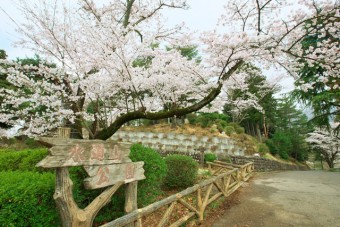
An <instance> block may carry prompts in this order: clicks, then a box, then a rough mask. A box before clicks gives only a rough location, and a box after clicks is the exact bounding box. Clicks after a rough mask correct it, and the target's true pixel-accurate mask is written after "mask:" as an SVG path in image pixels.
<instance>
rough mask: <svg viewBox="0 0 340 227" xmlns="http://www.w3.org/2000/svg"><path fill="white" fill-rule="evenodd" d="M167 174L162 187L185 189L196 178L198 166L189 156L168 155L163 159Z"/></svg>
mask: <svg viewBox="0 0 340 227" xmlns="http://www.w3.org/2000/svg"><path fill="white" fill-rule="evenodd" d="M165 162H166V165H167V168H168V173H167V175H166V177H165V181H164V185H165V186H166V187H168V188H187V187H189V186H192V185H193V184H194V183H195V181H196V178H197V171H198V164H197V162H196V161H195V160H194V159H192V158H191V157H189V156H184V155H170V156H168V157H166V158H165Z"/></svg>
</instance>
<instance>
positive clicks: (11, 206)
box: [0, 171, 60, 226]
mask: <svg viewBox="0 0 340 227" xmlns="http://www.w3.org/2000/svg"><path fill="white" fill-rule="evenodd" d="M0 181H1V184H0V211H1V212H0V223H1V226H60V221H59V218H58V213H57V211H56V208H55V203H54V200H53V192H54V174H52V173H36V172H18V171H9V172H0Z"/></svg>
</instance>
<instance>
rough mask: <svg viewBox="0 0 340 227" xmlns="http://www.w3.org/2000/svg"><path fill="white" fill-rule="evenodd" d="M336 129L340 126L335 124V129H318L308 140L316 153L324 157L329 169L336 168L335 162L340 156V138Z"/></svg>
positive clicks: (309, 135)
mask: <svg viewBox="0 0 340 227" xmlns="http://www.w3.org/2000/svg"><path fill="white" fill-rule="evenodd" d="M335 127H338V124H335V125H334V126H333V129H332V128H330V129H322V128H318V129H316V130H315V131H313V132H311V133H309V134H308V138H307V139H306V140H307V142H308V143H310V144H311V146H312V147H313V148H314V149H315V150H316V152H319V153H320V154H321V155H322V157H323V159H324V160H325V161H326V162H327V164H328V166H329V168H334V161H335V160H336V159H337V158H338V156H339V154H340V137H339V135H338V134H337V133H336V132H335V131H334V128H335Z"/></svg>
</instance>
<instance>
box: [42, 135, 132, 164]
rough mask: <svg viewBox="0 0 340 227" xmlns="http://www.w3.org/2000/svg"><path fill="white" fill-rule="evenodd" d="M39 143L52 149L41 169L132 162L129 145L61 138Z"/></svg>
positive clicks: (45, 139)
mask: <svg viewBox="0 0 340 227" xmlns="http://www.w3.org/2000/svg"><path fill="white" fill-rule="evenodd" d="M39 142H41V143H43V144H45V145H48V146H50V147H52V148H50V149H49V156H47V157H46V158H44V159H43V160H41V161H40V162H39V163H38V164H37V166H39V167H44V168H56V167H66V166H91V165H106V164H114V163H124V162H130V161H131V160H130V159H129V157H128V156H129V153H130V144H129V143H114V142H106V141H101V140H91V141H88V140H87V141H86V140H76V139H60V138H40V139H39Z"/></svg>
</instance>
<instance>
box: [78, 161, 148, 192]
mask: <svg viewBox="0 0 340 227" xmlns="http://www.w3.org/2000/svg"><path fill="white" fill-rule="evenodd" d="M143 165H144V162H130V163H122V164H114V165H103V166H84V169H85V170H86V172H87V173H88V175H89V177H88V178H86V179H85V180H84V185H85V188H87V189H96V188H102V187H106V186H108V185H113V184H115V183H117V182H119V181H124V183H125V184H126V183H130V182H133V181H138V180H143V179H145V176H144V169H143ZM110 176H114V178H113V177H110Z"/></svg>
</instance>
